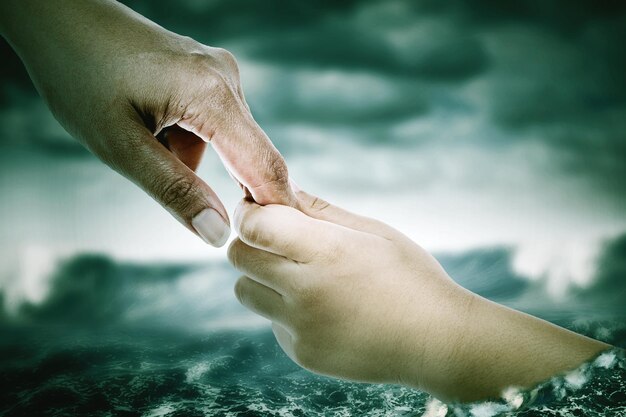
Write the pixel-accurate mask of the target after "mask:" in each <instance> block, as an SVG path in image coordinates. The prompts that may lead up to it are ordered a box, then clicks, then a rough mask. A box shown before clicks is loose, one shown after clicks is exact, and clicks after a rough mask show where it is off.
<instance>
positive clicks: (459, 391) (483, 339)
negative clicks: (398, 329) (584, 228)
mask: <svg viewBox="0 0 626 417" xmlns="http://www.w3.org/2000/svg"><path fill="white" fill-rule="evenodd" d="M461 314H463V315H465V318H458V319H456V320H455V324H454V325H452V328H453V329H455V331H456V332H458V334H457V335H456V338H454V339H452V338H450V337H449V338H448V339H449V340H452V343H453V347H451V348H450V349H448V350H447V352H446V353H445V357H446V360H445V361H434V363H430V364H428V366H430V368H431V369H430V370H429V375H444V376H445V377H444V378H437V379H436V380H433V381H431V380H425V379H423V378H422V379H420V382H419V388H422V389H426V390H428V391H430V392H433V393H434V394H435V395H437V396H438V397H440V398H443V399H447V400H453V401H472V400H479V399H485V398H494V397H498V396H500V395H501V394H502V391H503V390H504V389H506V388H507V387H519V388H530V387H532V386H534V385H536V384H537V383H539V382H541V381H543V380H546V379H548V378H550V377H551V376H553V375H556V374H558V373H562V372H565V371H568V370H572V369H575V368H576V367H578V366H579V365H581V364H582V363H584V362H585V361H588V360H590V359H591V358H593V357H594V356H595V355H597V354H598V353H600V352H601V351H603V350H606V349H608V348H610V346H609V345H607V344H605V343H602V342H599V341H597V340H593V339H590V338H588V337H585V336H582V335H579V334H576V333H574V332H571V331H569V330H566V329H564V328H561V327H559V326H556V325H554V324H552V323H548V322H547V321H544V320H541V319H538V318H536V317H533V316H530V315H528V314H525V313H521V312H519V311H515V310H512V309H510V308H508V307H505V306H502V305H499V304H496V303H494V302H491V301H489V300H486V299H484V298H482V297H479V296H477V295H471V303H469V304H467V305H466V307H464V308H463V310H462V312H461ZM461 323H463V325H462V326H461V325H460V324H461ZM433 337H435V338H436V335H435V336H433ZM424 342H425V341H424V340H423V339H422V340H421V343H424ZM433 368H434V369H433ZM435 370H438V371H439V374H437V373H436V372H435ZM413 385H416V386H417V385H418V384H413Z"/></svg>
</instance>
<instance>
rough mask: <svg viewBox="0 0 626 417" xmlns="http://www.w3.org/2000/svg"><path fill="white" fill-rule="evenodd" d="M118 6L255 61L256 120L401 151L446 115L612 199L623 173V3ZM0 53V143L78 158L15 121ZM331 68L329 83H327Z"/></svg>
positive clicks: (13, 80) (12, 90)
mask: <svg viewBox="0 0 626 417" xmlns="http://www.w3.org/2000/svg"><path fill="white" fill-rule="evenodd" d="M126 3H127V4H128V5H129V6H130V7H132V8H133V9H135V10H137V11H138V12H140V13H143V14H145V15H146V16H147V17H149V18H151V19H154V20H155V21H156V22H158V23H160V24H162V25H163V26H165V27H166V28H168V29H171V30H173V31H176V32H179V33H182V34H186V35H190V36H192V37H195V38H197V39H198V40H200V41H201V42H204V43H207V44H210V45H217V46H226V47H228V48H230V49H231V50H233V51H234V52H235V53H236V54H237V55H238V56H239V57H240V59H241V60H242V62H243V61H245V62H248V63H251V65H252V66H254V65H262V66H264V67H265V68H266V69H267V72H265V73H262V74H259V73H256V72H255V71H256V70H255V69H254V68H253V69H248V68H244V70H245V71H248V73H247V74H246V73H244V78H246V75H247V76H248V78H249V79H254V82H255V83H256V84H258V85H260V86H261V87H258V88H254V87H253V86H250V83H249V82H248V83H247V84H246V83H244V89H245V90H246V94H247V97H248V99H249V101H250V104H251V107H252V110H253V112H254V114H255V115H256V116H257V117H258V120H259V121H260V122H261V123H262V124H263V126H264V127H266V126H268V127H269V126H270V125H274V126H276V125H280V124H289V123H305V124H309V125H311V126H315V125H317V126H326V125H342V126H344V127H346V128H351V129H353V130H354V133H355V135H354V136H357V135H359V136H360V137H362V138H363V143H364V144H367V145H372V144H377V143H382V144H393V145H394V146H395V145H398V146H405V145H412V144H415V143H417V142H419V141H421V138H416V137H411V136H410V135H411V134H410V133H409V134H408V135H405V137H404V138H403V140H402V141H395V142H394V141H393V137H394V134H393V133H392V130H393V128H394V126H395V125H397V124H398V123H400V122H402V121H404V120H407V119H416V118H422V119H424V120H430V119H429V117H430V116H432V115H433V114H442V113H445V114H446V117H447V118H448V119H449V120H450V126H451V127H452V126H453V125H454V123H455V117H457V116H459V115H464V116H467V115H468V114H470V115H475V117H476V118H480V117H483V116H484V115H486V116H487V123H489V124H491V125H492V126H495V127H497V128H498V129H501V130H502V134H501V135H494V134H489V133H490V132H482V131H476V132H470V133H468V134H467V135H466V136H467V137H465V138H462V137H460V138H459V140H465V141H467V142H470V141H475V142H476V146H478V147H481V146H483V147H485V146H489V147H493V146H509V145H511V144H515V143H517V142H518V141H520V140H531V141H534V142H537V143H539V144H540V145H541V146H543V147H545V148H546V150H547V152H550V157H549V158H550V159H551V163H552V165H553V166H552V167H551V168H550V169H553V170H554V171H557V172H558V174H566V175H575V176H577V177H581V178H587V179H588V180H589V183H590V185H591V186H592V187H594V188H597V190H599V192H600V191H601V192H604V193H607V195H608V194H610V195H611V196H613V198H618V199H623V197H621V196H623V195H626V189H625V187H626V185H625V183H624V182H623V181H619V178H622V177H624V176H625V175H626V168H625V167H626V149H625V148H624V145H623V144H624V143H626V139H625V136H624V132H625V131H626V126H625V122H624V120H626V77H624V75H623V74H626V53H624V49H623V46H622V42H621V40H622V39H626V3H624V2H621V1H590V0H585V1H581V2H576V3H575V4H572V3H571V2H565V1H556V2H543V1H540V0H528V1H524V2H513V3H512V2H498V1H495V0H480V1H476V2H475V1H471V2H470V1H468V0H453V1H446V2H440V1H434V0H422V1H411V0H399V1H382V0H379V1H376V0H371V1H341V2H336V1H323V2H314V3H310V2H299V1H295V0H270V1H263V2H259V1H254V0H216V1H211V2H205V1H198V0H184V1H180V2H173V1H148V0H128V1H126ZM0 56H1V57H2V62H3V67H2V68H1V69H0V89H1V100H0V106H1V107H2V108H3V109H9V110H11V111H12V112H13V113H9V115H10V116H11V117H3V119H2V124H3V126H2V130H1V131H0V134H1V135H2V137H3V140H4V141H5V142H7V141H9V142H10V141H13V142H20V143H26V144H36V145H37V146H38V148H39V149H42V150H43V151H44V152H47V153H50V154H53V155H55V156H60V155H76V156H77V155H86V154H87V153H86V152H84V151H83V150H82V148H81V147H80V146H79V145H77V144H76V143H75V142H73V141H71V140H68V138H67V136H66V135H64V134H63V133H62V131H61V132H60V131H59V130H58V129H57V128H43V127H42V126H48V127H50V126H51V125H50V124H45V123H41V122H35V123H24V120H29V119H32V118H33V117H39V119H38V120H42V119H41V114H42V111H40V109H38V110H33V109H32V108H31V107H29V106H28V105H24V104H22V103H23V102H21V101H20V100H19V97H21V98H24V97H26V98H30V99H32V98H33V97H34V90H33V88H32V85H31V83H30V81H28V77H27V75H26V72H25V70H24V69H23V66H22V65H21V63H20V62H19V60H18V58H17V57H16V55H15V54H14V53H13V52H12V51H11V50H10V48H9V46H8V44H6V42H2V43H1V44H0ZM245 71H244V72H245ZM303 73H306V74H308V75H306V76H302V74H303ZM333 77H335V78H336V79H335V81H334V82H335V83H336V84H333V82H330V83H329V82H327V81H328V80H329V79H331V80H332V78H333ZM468 88H471V90H468ZM468 91H470V93H468ZM16 97H18V99H16ZM5 114H7V113H6V112H5ZM492 126H487V127H492ZM270 129H271V127H270ZM16 132H17V136H19V137H21V139H20V141H17V140H16V139H15V138H14V136H16ZM444 136H445V135H444ZM480 137H483V138H489V139H485V140H484V141H483V142H480V141H478V140H477V139H476V138H480ZM288 139H289V141H290V142H291V143H294V144H297V141H292V140H291V139H290V138H288ZM278 140H279V141H280V140H281V139H280V138H278ZM496 142H497V143H496Z"/></svg>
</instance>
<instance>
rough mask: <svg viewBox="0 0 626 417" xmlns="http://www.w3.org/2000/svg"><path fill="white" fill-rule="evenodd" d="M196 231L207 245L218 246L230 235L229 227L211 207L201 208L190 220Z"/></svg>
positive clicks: (222, 244)
mask: <svg viewBox="0 0 626 417" xmlns="http://www.w3.org/2000/svg"><path fill="white" fill-rule="evenodd" d="M191 225H192V226H193V228H194V229H196V232H198V234H199V235H200V237H202V239H204V241H205V242H206V243H208V244H209V245H212V246H215V247H216V248H219V247H221V246H224V243H226V241H227V240H228V237H229V236H230V227H228V225H227V224H226V223H225V222H224V219H223V218H222V216H220V214H219V213H218V212H217V211H215V210H214V209H212V208H207V209H204V210H202V211H201V212H200V213H198V214H196V216H195V217H194V218H193V219H192V220H191Z"/></svg>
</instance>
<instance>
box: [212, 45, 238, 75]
mask: <svg viewBox="0 0 626 417" xmlns="http://www.w3.org/2000/svg"><path fill="white" fill-rule="evenodd" d="M213 53H214V54H215V57H216V58H217V60H218V61H219V62H221V63H222V64H223V65H225V66H226V67H227V68H229V69H230V70H235V71H238V69H239V64H237V59H236V58H235V55H233V54H232V53H231V52H230V51H228V50H226V49H224V48H215V49H214V52H213Z"/></svg>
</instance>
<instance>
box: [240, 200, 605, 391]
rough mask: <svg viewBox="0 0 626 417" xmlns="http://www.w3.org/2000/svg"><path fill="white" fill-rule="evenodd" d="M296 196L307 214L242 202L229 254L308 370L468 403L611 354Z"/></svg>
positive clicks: (257, 306) (400, 243) (351, 218)
mask: <svg viewBox="0 0 626 417" xmlns="http://www.w3.org/2000/svg"><path fill="white" fill-rule="evenodd" d="M297 195H298V197H299V199H300V208H301V210H302V211H298V210H295V209H293V208H291V207H286V206H279V205H268V206H265V207H262V206H259V205H256V204H254V203H251V202H249V201H245V200H244V201H243V202H242V203H241V204H240V205H239V206H238V207H237V209H236V210H235V219H234V224H235V228H236V229H237V231H238V233H239V239H235V240H234V241H233V243H232V244H231V246H230V248H229V252H228V256H229V259H230V261H231V262H232V263H233V265H234V266H235V267H236V268H237V269H238V270H239V271H241V272H242V273H244V274H245V276H243V277H242V278H240V279H239V280H238V281H237V284H236V286H235V292H236V295H237V297H238V299H239V301H240V302H241V303H242V304H243V305H244V306H246V307H247V308H249V309H251V310H252V311H254V312H256V313H258V314H260V315H262V316H264V317H267V318H268V319H270V320H271V321H272V322H273V330H274V334H275V336H276V339H277V340H278V343H279V344H280V346H281V347H282V348H283V350H284V351H285V352H286V353H287V355H288V356H289V357H290V358H291V359H293V360H294V361H295V362H297V363H298V364H300V365H301V366H303V367H305V368H307V369H310V370H312V371H314V372H318V373H322V374H326V375H331V376H336V377H341V378H347V379H352V380H357V381H365V382H389V383H399V384H405V385H409V386H412V387H417V388H420V389H423V390H426V391H428V392H430V393H432V394H434V395H436V396H438V397H439V398H441V399H444V400H461V401H464V400H476V399H484V398H487V397H495V396H498V395H499V394H500V393H501V391H502V390H504V389H505V388H506V387H508V386H519V387H530V386H532V385H534V384H536V383H538V382H540V381H542V380H543V379H546V378H548V377H549V376H551V375H553V374H554V373H557V372H562V371H564V370H567V369H571V368H574V367H576V366H578V365H579V364H580V363H582V362H583V361H585V360H587V359H589V358H590V357H592V356H593V355H594V354H597V353H599V352H600V351H602V350H604V349H606V348H607V347H608V346H607V345H605V344H603V343H600V342H597V341H595V340H592V339H589V338H586V337H583V336H580V335H577V334H575V333H572V332H570V331H567V330H565V329H562V328H559V327H557V326H554V325H552V324H550V323H547V322H545V321H543V320H539V319H537V318H534V317H531V316H528V315H525V314H522V313H519V312H517V311H514V310H511V309H508V308H506V307H503V306H500V305H498V304H495V303H492V302H490V301H487V300H485V299H483V298H481V297H479V296H477V295H475V294H472V293H470V292H469V291H467V290H465V289H463V288H462V287H460V286H459V285H457V284H456V283H455V282H454V281H452V279H450V278H449V276H448V275H447V274H446V272H445V271H444V270H443V269H442V268H441V266H440V265H439V263H438V262H437V261H436V260H435V259H434V258H433V257H432V256H430V255H429V254H428V253H427V252H426V251H424V250H423V249H422V248H421V247H419V246H418V245H416V244H415V243H414V242H412V241H411V240H410V239H408V238H407V237H406V236H404V235H403V234H401V233H399V232H398V231H396V230H394V229H392V228H391V227H389V226H387V225H385V224H383V223H381V222H378V221H376V220H373V219H368V218H365V217H361V216H357V215H355V214H352V213H350V212H347V211H345V210H341V209H339V208H337V207H334V206H332V205H330V204H328V203H326V202H324V201H323V200H320V199H318V198H315V197H312V196H310V195H307V194H306V193H303V192H299V193H298V194H297Z"/></svg>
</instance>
